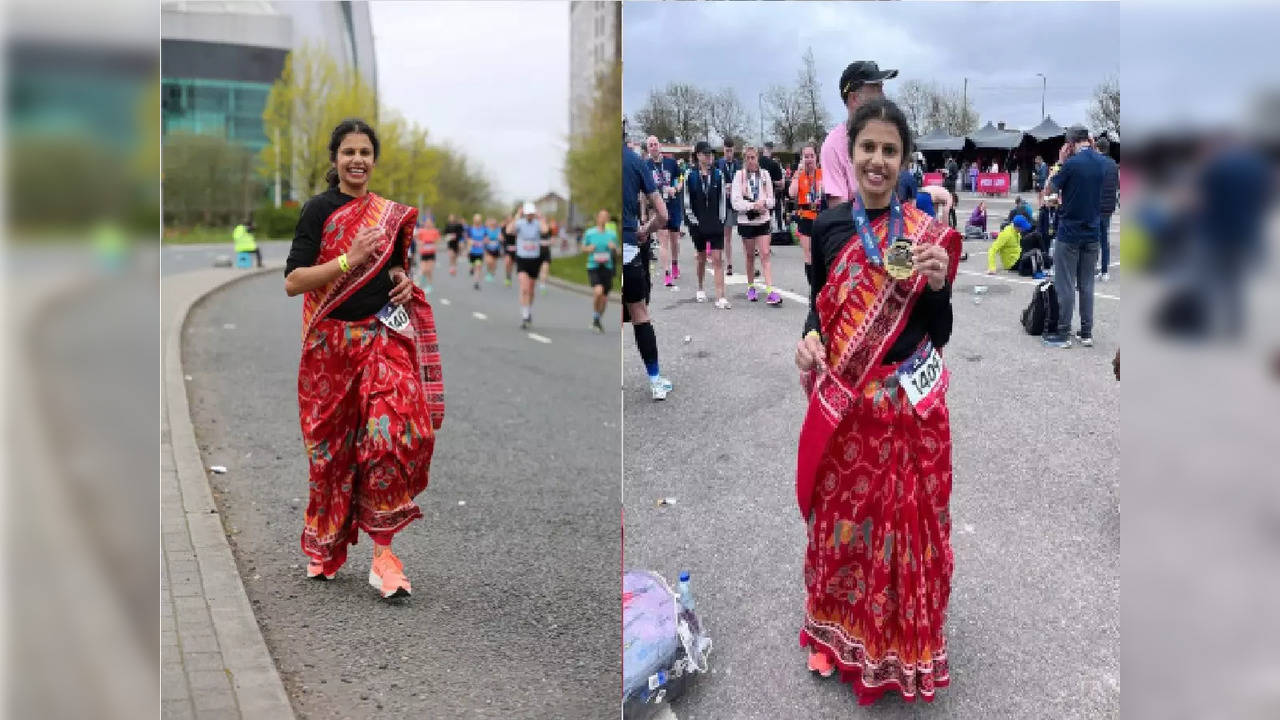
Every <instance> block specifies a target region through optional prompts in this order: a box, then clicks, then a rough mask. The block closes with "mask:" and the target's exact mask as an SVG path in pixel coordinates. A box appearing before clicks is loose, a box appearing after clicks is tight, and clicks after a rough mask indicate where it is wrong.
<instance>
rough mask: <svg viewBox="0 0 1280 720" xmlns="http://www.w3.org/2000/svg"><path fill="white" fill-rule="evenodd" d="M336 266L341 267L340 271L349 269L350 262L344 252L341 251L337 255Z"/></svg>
mask: <svg viewBox="0 0 1280 720" xmlns="http://www.w3.org/2000/svg"><path fill="white" fill-rule="evenodd" d="M338 267H340V268H342V272H350V271H351V262H350V261H348V260H347V254H346V253H342V254H341V255H339V256H338Z"/></svg>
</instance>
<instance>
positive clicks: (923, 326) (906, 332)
mask: <svg viewBox="0 0 1280 720" xmlns="http://www.w3.org/2000/svg"><path fill="white" fill-rule="evenodd" d="M888 211H889V209H888V208H879V209H876V210H872V209H868V210H867V218H868V219H869V220H872V221H875V220H877V219H879V218H880V217H881V216H882V215H884V214H885V213H887V212H888ZM849 242H861V241H860V240H859V239H858V237H857V232H856V231H855V229H854V226H853V217H852V215H851V214H850V208H849V203H847V202H846V203H841V204H839V205H836V206H835V207H831V208H828V209H826V210H825V211H823V212H822V214H821V215H819V216H818V219H817V220H814V222H813V245H812V250H813V252H812V256H813V285H812V286H811V288H810V291H809V317H808V318H806V319H805V323H804V333H805V334H807V333H808V332H809V331H810V330H817V331H818V332H822V326H821V324H820V323H819V321H818V308H817V302H816V301H817V298H818V291H819V290H820V289H822V286H823V285H825V284H826V283H827V269H828V268H830V267H832V266H833V265H835V263H836V258H837V257H838V256H839V254H840V251H841V250H843V249H844V247H845V243H849ZM951 319H952V316H951V284H950V283H948V284H947V285H946V286H945V287H943V288H942V289H941V290H932V289H930V288H929V286H928V285H925V289H924V292H922V293H921V294H920V297H919V298H918V299H917V300H916V304H915V306H914V307H912V309H911V315H910V317H908V318H907V325H906V327H904V328H903V329H902V333H901V334H899V335H898V338H897V339H896V340H894V342H893V345H892V346H891V347H890V348H889V352H888V353H886V354H885V356H884V361H883V364H885V365H891V364H897V363H900V362H902V361H904V360H906V359H907V358H909V357H911V353H913V352H915V349H916V347H917V346H919V345H920V341H921V340H923V339H924V337H925V334H926V333H927V334H928V336H929V339H930V340H931V341H932V342H933V346H934V347H936V348H941V347H944V346H945V345H946V344H947V341H949V340H950V339H951Z"/></svg>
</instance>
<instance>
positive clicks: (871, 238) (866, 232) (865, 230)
mask: <svg viewBox="0 0 1280 720" xmlns="http://www.w3.org/2000/svg"><path fill="white" fill-rule="evenodd" d="M849 212H850V214H851V215H852V216H853V227H854V228H856V229H857V231H858V238H859V239H860V240H862V249H863V250H864V251H866V254H867V262H869V263H871V264H872V265H875V266H877V267H884V255H883V254H882V253H881V252H880V238H877V237H876V234H875V233H873V232H871V220H870V219H868V218H867V209H866V207H865V206H864V205H863V203H862V193H858V194H857V195H855V196H854V198H853V202H851V203H849ZM902 230H903V220H902V203H900V202H898V193H896V192H895V193H894V194H893V195H891V196H890V197H889V235H888V241H889V242H893V239H894V238H897V237H900V236H901V235H902Z"/></svg>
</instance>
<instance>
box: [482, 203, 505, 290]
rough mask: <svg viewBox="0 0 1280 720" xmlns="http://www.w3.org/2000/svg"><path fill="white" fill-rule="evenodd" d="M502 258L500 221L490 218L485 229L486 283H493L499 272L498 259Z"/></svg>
mask: <svg viewBox="0 0 1280 720" xmlns="http://www.w3.org/2000/svg"><path fill="white" fill-rule="evenodd" d="M500 257H502V229H501V228H499V227H498V221H497V220H494V219H493V218H489V219H488V220H486V221H485V227H484V281H485V282H493V278H494V273H496V272H497V271H498V258H500Z"/></svg>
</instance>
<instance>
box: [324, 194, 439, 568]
mask: <svg viewBox="0 0 1280 720" xmlns="http://www.w3.org/2000/svg"><path fill="white" fill-rule="evenodd" d="M417 214H418V211H417V210H415V209H414V208H411V207H407V206H405V205H401V204H399V203H395V202H391V201H390V200H387V199H385V198H381V197H378V196H377V195H374V194H373V193H368V194H366V195H364V196H363V197H361V198H358V199H356V200H353V201H351V202H349V203H347V204H346V205H343V206H342V207H341V208H338V209H337V210H335V211H334V212H333V214H332V215H330V216H329V218H328V219H327V220H326V221H325V226H324V233H323V236H322V238H321V248H320V254H319V256H318V257H317V258H316V264H317V265H318V264H321V263H325V262H328V261H329V260H332V259H333V258H336V257H338V256H339V255H342V254H343V253H345V252H347V251H348V250H349V248H350V247H351V241H352V240H353V239H354V238H355V236H356V234H357V233H358V232H359V231H360V230H361V229H363V228H366V227H374V228H381V229H382V230H383V231H384V233H383V241H382V245H381V246H380V247H379V248H378V250H377V251H376V252H375V253H374V254H373V255H371V256H370V257H369V258H368V260H366V261H365V262H364V263H363V264H361V265H359V266H354V267H352V268H351V270H350V271H349V272H346V273H344V274H342V275H341V276H339V277H338V278H337V279H336V280H334V281H333V282H332V283H331V284H330V285H328V286H326V287H323V288H319V289H317V290H313V291H311V292H309V293H307V294H306V296H305V297H304V299H303V304H302V359H301V363H300V365H299V368H298V410H299V416H300V418H301V424H302V438H303V441H304V443H305V444H306V448H307V455H308V458H309V461H310V496H309V500H308V503H307V511H306V520H305V525H304V528H303V531H302V551H303V552H304V553H306V554H307V555H308V556H309V557H311V558H313V559H315V560H318V561H321V562H323V563H325V565H326V571H329V570H331V569H332V570H336V569H337V567H338V566H340V565H341V564H342V562H343V561H344V560H345V559H346V555H347V546H348V545H352V544H355V542H356V540H357V530H364V531H365V532H367V533H369V534H370V535H371V536H373V537H374V539H375V541H377V542H380V543H385V542H390V538H391V536H392V535H393V534H394V533H396V532H398V531H399V530H401V529H403V528H404V527H405V526H406V525H408V524H409V523H410V522H412V521H413V520H414V519H416V518H419V517H422V511H421V510H420V509H419V508H418V506H417V504H416V503H414V501H413V498H414V497H415V496H416V495H417V494H418V493H420V492H422V491H423V490H424V489H426V487H427V478H428V471H429V470H430V467H431V454H432V451H433V450H434V448H435V431H436V430H437V429H439V427H440V425H441V423H442V422H443V420H444V382H443V378H442V375H441V369H440V348H439V345H438V341H437V338H436V328H435V318H434V316H433V314H432V312H431V306H430V305H429V304H428V303H427V300H426V296H425V295H424V294H423V293H422V291H421V290H420V289H418V288H416V287H415V288H414V290H413V293H414V294H413V298H412V299H411V300H410V301H409V302H408V303H407V304H406V305H405V309H406V310H407V311H408V315H409V320H410V322H409V325H408V327H407V328H405V329H404V330H403V331H400V332H397V331H396V330H393V329H391V328H390V327H388V326H387V325H386V324H384V323H383V322H382V321H381V320H379V319H378V317H377V316H376V315H375V316H373V317H370V318H368V319H367V320H360V321H356V322H346V321H342V320H335V319H332V318H329V317H328V314H329V312H330V311H332V310H333V309H334V308H336V307H337V306H338V305H341V304H342V303H343V302H344V301H346V300H347V299H348V298H350V297H351V295H352V293H354V292H355V291H356V290H357V289H359V288H360V287H362V286H363V285H364V284H365V283H367V282H368V281H369V280H370V279H371V278H373V277H374V276H375V275H377V274H378V273H379V272H381V271H382V270H383V269H384V268H385V267H386V266H387V264H388V263H391V262H393V261H394V262H397V263H399V264H400V265H401V266H402V267H405V268H409V267H411V266H410V265H409V257H408V254H409V238H410V236H411V234H412V233H413V228H414V223H415V221H416V219H417Z"/></svg>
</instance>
